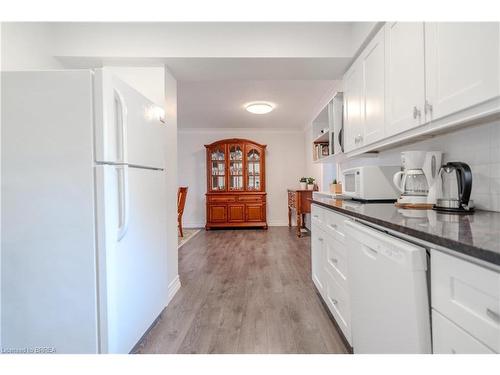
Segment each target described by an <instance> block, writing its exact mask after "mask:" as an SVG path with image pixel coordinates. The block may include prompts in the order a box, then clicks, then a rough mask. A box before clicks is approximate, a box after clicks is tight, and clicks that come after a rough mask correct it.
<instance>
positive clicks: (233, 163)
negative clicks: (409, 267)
mask: <svg viewBox="0 0 500 375" xmlns="http://www.w3.org/2000/svg"><path fill="white" fill-rule="evenodd" d="M244 152H245V151H244V149H243V145H242V144H229V145H228V156H229V171H228V172H229V173H228V180H229V184H228V187H229V190H230V191H242V190H244V186H243V171H244V165H243V156H244Z"/></svg>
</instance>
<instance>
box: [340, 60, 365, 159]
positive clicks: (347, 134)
mask: <svg viewBox="0 0 500 375" xmlns="http://www.w3.org/2000/svg"><path fill="white" fill-rule="evenodd" d="M362 101H363V70H362V67H361V65H360V64H359V63H358V62H355V63H354V65H353V66H351V68H350V69H349V70H348V71H347V73H346V74H345V76H344V143H345V151H346V152H349V151H352V150H354V149H356V148H358V147H360V141H361V137H362V136H363V134H361V133H362V125H363V124H362V107H363V106H362Z"/></svg>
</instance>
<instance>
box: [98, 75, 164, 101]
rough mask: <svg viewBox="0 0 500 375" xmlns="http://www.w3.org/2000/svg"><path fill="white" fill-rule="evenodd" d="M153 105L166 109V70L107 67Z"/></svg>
mask: <svg viewBox="0 0 500 375" xmlns="http://www.w3.org/2000/svg"><path fill="white" fill-rule="evenodd" d="M106 69H108V70H110V71H111V72H113V73H114V74H116V75H117V76H118V77H120V79H121V80H123V81H124V82H126V83H128V84H129V85H130V86H132V87H134V88H135V89H136V90H137V91H139V92H140V93H141V94H142V95H144V96H145V97H146V98H148V99H149V100H151V101H152V102H153V103H155V104H157V105H159V106H161V107H162V108H164V107H165V68H164V67H163V66H160V67H130V66H126V67H125V66H106Z"/></svg>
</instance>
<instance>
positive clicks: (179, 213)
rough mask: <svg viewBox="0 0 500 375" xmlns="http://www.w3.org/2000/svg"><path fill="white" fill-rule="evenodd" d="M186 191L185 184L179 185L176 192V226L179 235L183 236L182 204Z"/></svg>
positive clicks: (184, 200) (183, 204)
mask: <svg viewBox="0 0 500 375" xmlns="http://www.w3.org/2000/svg"><path fill="white" fill-rule="evenodd" d="M187 192H188V188H187V186H181V187H179V191H178V192H177V226H178V228H179V234H180V235H181V237H184V234H183V233H182V214H183V213H184V206H185V205H186V197H187Z"/></svg>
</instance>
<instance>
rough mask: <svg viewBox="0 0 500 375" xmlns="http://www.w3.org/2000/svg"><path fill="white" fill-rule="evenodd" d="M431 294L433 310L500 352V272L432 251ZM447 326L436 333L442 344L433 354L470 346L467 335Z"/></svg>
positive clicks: (471, 336)
mask: <svg viewBox="0 0 500 375" xmlns="http://www.w3.org/2000/svg"><path fill="white" fill-rule="evenodd" d="M431 294H432V303H431V304H432V309H433V310H435V311H436V312H438V313H439V314H441V315H442V316H443V317H445V318H446V319H448V320H449V321H451V322H453V324H455V325H456V326H457V327H459V328H460V329H461V330H463V331H464V332H466V333H467V335H468V336H470V338H473V339H474V340H476V341H478V342H480V343H482V345H483V346H485V347H486V348H489V350H490V351H493V352H496V353H498V352H500V273H498V272H495V271H492V270H490V269H487V268H484V267H482V266H479V265H476V264H473V263H471V262H468V261H465V260H462V259H459V258H457V257H454V256H451V255H448V254H445V253H443V252H440V251H436V250H432V252H431ZM437 319H438V320H437V321H438V324H439V317H438V318H437ZM441 323H442V322H441ZM434 324H436V323H434ZM444 326H445V324H440V325H438V326H437V327H438V328H439V329H438V330H437V331H436V332H434V335H435V336H436V338H435V339H437V340H438V341H437V342H438V343H439V346H437V347H436V345H435V346H434V352H436V353H438V352H440V350H442V349H443V348H446V347H449V348H452V347H455V346H457V345H458V346H457V347H460V348H468V347H471V345H472V344H470V343H471V342H472V340H471V339H470V338H469V337H468V336H464V335H459V334H458V333H456V332H454V333H453V334H452V329H451V328H449V327H448V328H443V327H444ZM434 328H435V327H434ZM457 340H458V341H457ZM462 341H463V342H462Z"/></svg>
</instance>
